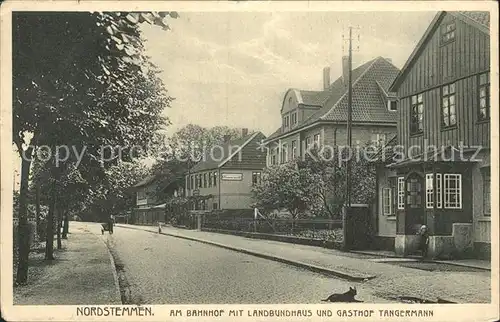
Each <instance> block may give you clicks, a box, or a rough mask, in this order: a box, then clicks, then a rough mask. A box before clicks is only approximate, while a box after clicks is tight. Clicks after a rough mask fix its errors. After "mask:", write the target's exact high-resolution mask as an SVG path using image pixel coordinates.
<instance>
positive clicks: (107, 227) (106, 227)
mask: <svg viewBox="0 0 500 322" xmlns="http://www.w3.org/2000/svg"><path fill="white" fill-rule="evenodd" d="M111 225H112V224H110V223H104V224H101V234H102V235H104V232H105V231H109V233H110V234H112V233H113V227H112V226H111Z"/></svg>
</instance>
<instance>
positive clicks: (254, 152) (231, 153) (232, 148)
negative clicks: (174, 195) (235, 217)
mask: <svg viewBox="0 0 500 322" xmlns="http://www.w3.org/2000/svg"><path fill="white" fill-rule="evenodd" d="M247 132H248V131H247V130H246V129H244V130H243V133H242V138H240V139H237V140H232V141H229V139H228V137H226V139H225V141H224V143H223V144H222V145H221V146H218V147H215V148H213V149H211V150H210V151H206V153H205V155H204V157H203V159H202V160H201V161H200V162H198V163H197V164H196V165H195V166H194V167H192V168H191V169H190V170H189V171H188V173H187V174H186V177H185V180H186V182H185V187H186V196H187V197H191V196H202V197H203V196H204V197H205V198H200V200H199V201H198V203H197V204H194V205H193V206H192V210H226V209H249V208H250V206H251V203H252V186H253V185H254V184H256V183H258V182H260V178H261V173H262V170H263V169H264V168H265V166H266V153H265V151H264V149H261V148H260V143H261V141H262V140H263V139H264V138H265V136H264V134H262V133H261V132H254V133H251V134H248V133H247Z"/></svg>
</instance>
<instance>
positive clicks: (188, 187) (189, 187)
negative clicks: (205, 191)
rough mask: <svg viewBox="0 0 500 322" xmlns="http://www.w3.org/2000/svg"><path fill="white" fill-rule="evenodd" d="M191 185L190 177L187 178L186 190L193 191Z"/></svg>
mask: <svg viewBox="0 0 500 322" xmlns="http://www.w3.org/2000/svg"><path fill="white" fill-rule="evenodd" d="M190 184H191V181H190V178H189V176H187V177H186V189H187V190H190V189H191V186H190Z"/></svg>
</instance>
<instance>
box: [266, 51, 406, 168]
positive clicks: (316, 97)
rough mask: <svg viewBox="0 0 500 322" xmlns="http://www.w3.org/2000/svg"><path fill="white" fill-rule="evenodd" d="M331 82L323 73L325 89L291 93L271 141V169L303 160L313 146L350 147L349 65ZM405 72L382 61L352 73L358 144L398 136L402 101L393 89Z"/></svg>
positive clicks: (268, 143)
mask: <svg viewBox="0 0 500 322" xmlns="http://www.w3.org/2000/svg"><path fill="white" fill-rule="evenodd" d="M342 67H343V74H342V75H341V76H340V77H339V78H338V79H337V80H335V81H334V82H333V83H330V71H329V68H325V70H324V73H323V81H324V86H323V87H324V88H323V90H322V91H306V90H299V89H289V90H288V91H287V92H286V93H285V95H284V97H283V103H282V106H281V110H280V113H281V119H282V122H281V125H280V127H279V128H278V129H277V130H276V131H275V132H274V133H273V134H271V135H270V136H269V137H268V138H267V139H266V140H265V145H266V146H267V151H268V153H267V165H268V166H271V165H275V164H280V163H285V162H287V161H288V160H291V159H295V158H301V157H303V156H304V155H305V153H306V151H307V150H308V149H310V148H311V147H312V146H313V145H316V146H319V147H321V146H324V145H328V146H332V147H333V146H346V145H347V129H346V124H347V106H348V93H347V92H348V66H347V58H346V57H344V58H343V61H342ZM398 72H399V69H398V68H397V67H395V66H394V65H393V64H392V62H391V60H390V59H387V58H382V57H378V58H376V59H373V60H371V61H369V62H366V63H364V64H363V65H361V66H359V67H357V68H355V69H354V70H353V71H352V87H353V96H352V103H353V104H352V143H353V144H356V142H359V143H360V145H364V144H365V143H367V142H374V143H379V142H384V141H385V140H386V138H387V139H388V138H389V137H392V136H393V135H394V134H395V133H396V124H397V123H396V120H397V115H398V113H397V106H396V97H395V96H394V95H392V94H391V93H390V92H389V90H388V89H389V86H390V85H391V84H392V82H393V80H394V79H395V78H396V76H397V75H398Z"/></svg>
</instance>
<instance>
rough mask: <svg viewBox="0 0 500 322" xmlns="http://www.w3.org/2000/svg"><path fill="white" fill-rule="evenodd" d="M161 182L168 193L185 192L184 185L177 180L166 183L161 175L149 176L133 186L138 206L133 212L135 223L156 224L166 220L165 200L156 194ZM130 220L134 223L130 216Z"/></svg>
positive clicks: (172, 194)
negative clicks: (161, 178)
mask: <svg viewBox="0 0 500 322" xmlns="http://www.w3.org/2000/svg"><path fill="white" fill-rule="evenodd" d="M160 182H161V183H160ZM160 184H161V185H162V187H161V190H162V191H163V192H165V193H166V195H171V196H174V195H175V196H179V195H182V194H183V193H184V190H183V187H182V186H181V185H180V183H179V182H178V181H176V180H172V181H170V182H167V184H165V182H164V181H163V180H160V175H150V176H147V177H146V178H144V179H143V180H141V181H140V182H138V183H137V184H135V185H134V186H133V187H132V190H133V191H134V192H135V196H136V207H135V208H134V209H133V211H132V213H131V216H132V217H133V219H132V221H133V223H136V224H156V223H158V222H165V221H166V218H165V201H164V200H159V199H158V198H157V196H156V192H157V190H158V186H159V185H160ZM129 222H130V223H132V222H131V221H130V218H129Z"/></svg>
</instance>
